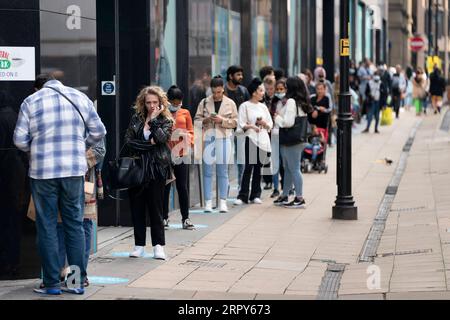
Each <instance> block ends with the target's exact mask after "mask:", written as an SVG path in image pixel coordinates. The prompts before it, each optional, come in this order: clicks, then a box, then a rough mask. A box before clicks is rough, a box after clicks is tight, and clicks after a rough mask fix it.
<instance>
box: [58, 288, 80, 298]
mask: <svg viewBox="0 0 450 320" xmlns="http://www.w3.org/2000/svg"><path fill="white" fill-rule="evenodd" d="M61 290H62V291H63V292H65V293H69V294H76V295H79V296H82V295H83V294H84V288H69V287H67V286H66V287H62V288H61Z"/></svg>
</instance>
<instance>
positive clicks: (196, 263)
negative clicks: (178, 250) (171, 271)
mask: <svg viewBox="0 0 450 320" xmlns="http://www.w3.org/2000/svg"><path fill="white" fill-rule="evenodd" d="M180 265H182V266H191V267H201V268H210V269H222V268H223V267H225V266H226V265H227V264H226V263H217V262H208V261H198V260H188V261H186V262H183V263H181V264H180Z"/></svg>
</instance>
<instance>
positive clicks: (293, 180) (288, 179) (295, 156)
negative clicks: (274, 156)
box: [280, 144, 305, 197]
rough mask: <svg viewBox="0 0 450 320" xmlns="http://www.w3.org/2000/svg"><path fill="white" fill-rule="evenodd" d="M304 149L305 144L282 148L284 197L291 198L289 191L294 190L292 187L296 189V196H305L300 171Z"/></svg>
mask: <svg viewBox="0 0 450 320" xmlns="http://www.w3.org/2000/svg"><path fill="white" fill-rule="evenodd" d="M304 148H305V145H304V144H298V145H295V146H290V147H288V146H280V152H281V157H282V159H283V166H284V188H283V197H288V196H289V191H291V190H292V185H294V187H295V194H296V196H297V197H302V196H303V176H302V172H301V170H300V163H301V160H302V153H303V150H304Z"/></svg>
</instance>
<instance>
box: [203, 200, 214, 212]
mask: <svg viewBox="0 0 450 320" xmlns="http://www.w3.org/2000/svg"><path fill="white" fill-rule="evenodd" d="M204 211H205V213H211V212H213V207H212V200H208V201H206V204H205V210H204Z"/></svg>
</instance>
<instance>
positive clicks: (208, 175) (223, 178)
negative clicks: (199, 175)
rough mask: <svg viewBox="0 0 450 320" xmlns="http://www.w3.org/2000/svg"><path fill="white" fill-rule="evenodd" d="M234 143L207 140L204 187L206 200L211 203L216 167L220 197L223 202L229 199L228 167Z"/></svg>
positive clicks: (213, 138)
mask: <svg viewBox="0 0 450 320" xmlns="http://www.w3.org/2000/svg"><path fill="white" fill-rule="evenodd" d="M231 145H232V143H231V140H230V139H216V138H215V137H206V138H205V150H204V153H203V186H204V193H205V200H206V201H211V200H212V199H213V197H212V189H213V186H212V183H213V174H214V166H216V171H217V181H218V185H219V196H220V199H221V200H226V199H228V189H229V179H228V165H229V164H230V162H231V160H230V157H232V155H233V153H232V146H231Z"/></svg>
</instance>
